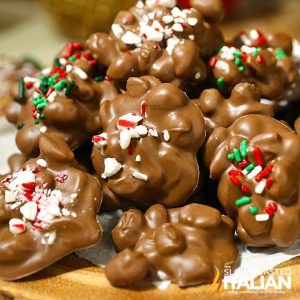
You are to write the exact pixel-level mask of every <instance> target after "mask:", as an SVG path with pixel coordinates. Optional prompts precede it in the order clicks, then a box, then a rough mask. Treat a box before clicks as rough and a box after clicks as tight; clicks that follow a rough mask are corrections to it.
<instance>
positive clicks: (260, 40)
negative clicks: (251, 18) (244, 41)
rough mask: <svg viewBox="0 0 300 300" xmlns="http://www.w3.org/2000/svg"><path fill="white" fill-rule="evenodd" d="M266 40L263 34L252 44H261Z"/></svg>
mask: <svg viewBox="0 0 300 300" xmlns="http://www.w3.org/2000/svg"><path fill="white" fill-rule="evenodd" d="M266 42H267V38H266V37H265V36H261V37H260V38H259V39H258V40H257V41H256V42H255V43H254V45H253V46H261V45H262V44H264V43H266Z"/></svg>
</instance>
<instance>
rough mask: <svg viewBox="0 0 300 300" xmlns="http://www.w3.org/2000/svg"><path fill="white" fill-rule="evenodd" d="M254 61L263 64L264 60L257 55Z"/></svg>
mask: <svg viewBox="0 0 300 300" xmlns="http://www.w3.org/2000/svg"><path fill="white" fill-rule="evenodd" d="M256 61H257V62H258V63H259V64H261V63H263V62H264V58H263V56H262V55H261V54H258V55H257V57H256Z"/></svg>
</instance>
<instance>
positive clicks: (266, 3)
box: [0, 0, 300, 64]
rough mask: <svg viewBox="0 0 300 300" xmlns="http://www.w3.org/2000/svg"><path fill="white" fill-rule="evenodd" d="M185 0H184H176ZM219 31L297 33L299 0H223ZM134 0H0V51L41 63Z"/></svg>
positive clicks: (104, 26)
mask: <svg viewBox="0 0 300 300" xmlns="http://www.w3.org/2000/svg"><path fill="white" fill-rule="evenodd" d="M181 1H186V0H181ZM224 1H225V7H226V12H227V15H226V19H225V21H224V22H223V23H222V24H221V27H222V29H223V30H224V32H225V36H228V37H230V36H231V35H233V34H234V33H235V32H237V31H238V30H239V29H242V28H244V29H247V28H252V27H256V28H257V27H258V28H260V29H262V30H264V31H267V32H272V31H280V30H281V31H286V32H289V33H290V34H291V35H292V36H294V37H295V38H299V39H300V26H299V18H300V0H224ZM134 2H135V0H0V54H2V53H6V54H10V55H13V56H18V57H20V56H25V57H31V58H34V59H35V60H37V61H38V62H40V63H41V64H47V63H49V62H50V61H51V59H52V57H53V56H54V54H55V53H56V52H57V51H58V49H59V48H60V47H61V45H62V44H63V43H64V42H65V41H66V40H68V39H80V38H85V37H87V36H88V35H89V34H90V33H91V32H95V31H106V30H108V28H109V25H110V23H111V22H112V20H113V18H114V16H115V14H116V12H117V11H118V10H120V9H125V8H128V7H129V6H130V5H132V4H133V3H134Z"/></svg>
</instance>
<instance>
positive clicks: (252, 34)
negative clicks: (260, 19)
mask: <svg viewBox="0 0 300 300" xmlns="http://www.w3.org/2000/svg"><path fill="white" fill-rule="evenodd" d="M249 35H250V38H251V39H252V40H254V41H256V40H258V38H259V34H258V32H257V30H255V29H252V30H250V34H249Z"/></svg>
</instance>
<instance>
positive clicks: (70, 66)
mask: <svg viewBox="0 0 300 300" xmlns="http://www.w3.org/2000/svg"><path fill="white" fill-rule="evenodd" d="M72 70H73V66H72V65H67V66H66V72H67V73H70V72H71V71H72Z"/></svg>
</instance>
